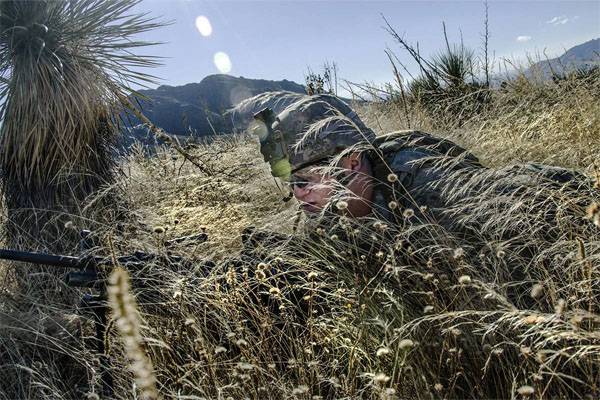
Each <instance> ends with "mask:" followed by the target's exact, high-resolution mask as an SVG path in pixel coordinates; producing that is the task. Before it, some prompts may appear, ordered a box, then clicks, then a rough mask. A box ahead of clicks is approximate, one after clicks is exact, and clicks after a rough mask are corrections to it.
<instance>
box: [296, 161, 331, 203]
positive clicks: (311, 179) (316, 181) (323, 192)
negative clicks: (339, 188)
mask: <svg viewBox="0 0 600 400" xmlns="http://www.w3.org/2000/svg"><path fill="white" fill-rule="evenodd" d="M333 184H334V182H333V181H332V179H331V177H330V176H329V175H323V174H319V173H316V172H313V171H312V170H311V169H310V168H308V169H306V170H303V171H299V172H297V173H295V174H294V176H293V178H292V188H293V191H294V197H295V198H296V199H297V200H298V202H299V203H300V207H301V208H302V210H303V211H304V212H306V213H318V212H320V211H321V210H322V209H323V208H324V207H325V206H326V205H327V203H328V202H329V200H330V199H331V196H332V194H333V187H334V186H333Z"/></svg>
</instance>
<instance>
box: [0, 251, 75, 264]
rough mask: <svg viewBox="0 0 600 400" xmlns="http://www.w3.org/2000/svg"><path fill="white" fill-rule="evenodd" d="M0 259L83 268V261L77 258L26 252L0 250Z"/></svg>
mask: <svg viewBox="0 0 600 400" xmlns="http://www.w3.org/2000/svg"><path fill="white" fill-rule="evenodd" d="M0 259H4V260H12V261H21V262H28V263H32V264H44V265H51V266H54V267H64V268H83V267H84V266H85V265H84V264H85V263H84V261H83V260H82V259H81V258H79V257H72V256H55V255H53V254H45V253H30V252H27V251H18V250H8V249H0Z"/></svg>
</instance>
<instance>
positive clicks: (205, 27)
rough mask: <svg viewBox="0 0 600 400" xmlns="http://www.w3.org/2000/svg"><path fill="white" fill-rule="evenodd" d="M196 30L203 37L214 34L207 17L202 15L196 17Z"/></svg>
mask: <svg viewBox="0 0 600 400" xmlns="http://www.w3.org/2000/svg"><path fill="white" fill-rule="evenodd" d="M196 29H198V32H200V34H201V35H202V36H205V37H206V36H210V35H211V34H212V25H211V24H210V21H209V19H208V18H207V17H205V16H204V15H200V16H199V17H196Z"/></svg>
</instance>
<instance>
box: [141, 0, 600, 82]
mask: <svg viewBox="0 0 600 400" xmlns="http://www.w3.org/2000/svg"><path fill="white" fill-rule="evenodd" d="M136 11H142V12H149V13H150V15H152V16H157V17H161V18H162V19H163V20H170V21H173V24H172V25H170V26H167V27H163V28H160V29H158V30H156V31H153V32H149V33H146V34H144V35H143V36H142V38H143V39H147V40H156V41H162V42H166V43H165V44H161V45H159V46H156V47H154V48H151V49H148V50H146V52H148V53H152V54H156V55H160V56H162V57H166V58H165V59H164V60H163V63H164V65H163V66H162V67H160V68H158V69H155V70H154V71H153V74H155V75H157V76H159V77H160V78H161V79H162V81H161V83H162V84H169V85H181V84H185V83H190V82H199V81H200V80H202V78H203V77H205V76H206V75H209V74H213V73H219V72H220V71H219V68H221V70H222V71H226V72H227V71H228V73H229V74H231V75H234V76H244V77H247V78H263V79H289V80H294V81H296V82H299V83H303V80H304V74H305V73H306V71H307V68H308V67H311V68H312V69H313V70H315V71H318V70H319V68H320V66H321V65H322V64H323V62H324V61H325V60H329V61H335V62H336V63H337V64H338V68H339V76H340V78H344V79H348V80H350V81H354V82H372V83H377V84H380V83H383V82H386V81H391V80H393V76H392V73H391V69H390V65H389V62H388V60H387V57H386V55H385V53H384V50H385V49H386V47H388V46H389V47H390V48H391V49H392V50H394V51H395V52H396V54H397V55H398V57H399V58H400V60H401V61H403V62H406V64H407V65H408V66H409V69H412V68H414V64H412V63H411V62H410V61H411V60H410V58H409V56H408V54H406V53H404V52H403V51H402V50H401V49H400V48H399V46H398V45H396V44H395V43H394V40H393V39H392V38H391V37H390V35H389V34H388V33H387V32H386V31H385V30H384V29H383V26H384V21H383V19H382V15H385V17H386V18H387V19H388V21H389V22H390V24H391V25H392V26H393V27H394V28H395V29H396V31H397V32H398V33H400V34H402V35H404V38H405V39H407V40H408V41H409V42H412V43H416V42H418V43H419V48H420V51H421V53H422V54H423V55H430V54H433V53H436V52H437V51H439V50H440V49H442V48H443V46H444V42H443V34H442V21H444V22H445V23H446V27H447V31H448V36H449V39H450V41H453V42H459V41H460V37H461V32H462V37H463V40H464V43H465V45H467V46H469V47H472V48H480V47H481V43H482V42H481V35H482V33H483V30H484V28H483V16H484V6H483V1H450V0H446V1H358V0H356V1H331V0H330V1H301V0H295V1H242V0H238V1H223V0H220V1H214V0H144V1H142V2H141V3H140V4H139V5H138V6H137V7H136ZM198 17H204V18H200V19H198ZM207 20H208V21H209V22H208V24H207V23H206V21H207ZM197 21H198V23H197ZM489 25H490V33H491V36H490V49H491V51H493V54H495V58H496V59H502V58H510V59H517V60H519V59H523V57H524V56H525V54H527V53H529V54H535V53H538V54H539V53H541V52H542V51H544V49H545V50H546V53H547V54H548V55H549V56H556V55H560V54H561V53H562V52H563V51H564V50H565V49H567V48H570V47H572V46H573V45H576V44H579V43H583V42H585V41H587V40H590V39H593V38H598V37H600V1H598V0H596V1H493V0H492V1H489ZM216 54H219V55H218V56H216V58H215V55H216Z"/></svg>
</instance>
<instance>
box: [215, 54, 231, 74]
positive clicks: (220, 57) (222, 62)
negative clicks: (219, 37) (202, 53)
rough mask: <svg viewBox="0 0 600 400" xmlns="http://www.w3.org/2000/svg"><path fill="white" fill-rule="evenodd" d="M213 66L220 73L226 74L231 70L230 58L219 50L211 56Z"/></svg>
mask: <svg viewBox="0 0 600 400" xmlns="http://www.w3.org/2000/svg"><path fill="white" fill-rule="evenodd" d="M213 61H214V63H215V66H216V67H217V69H218V70H219V71H220V72H221V73H222V74H227V73H229V71H231V60H230V59H229V56H228V55H227V54H226V53H223V52H222V51H219V52H217V53H216V54H215V56H214V57H213Z"/></svg>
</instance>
